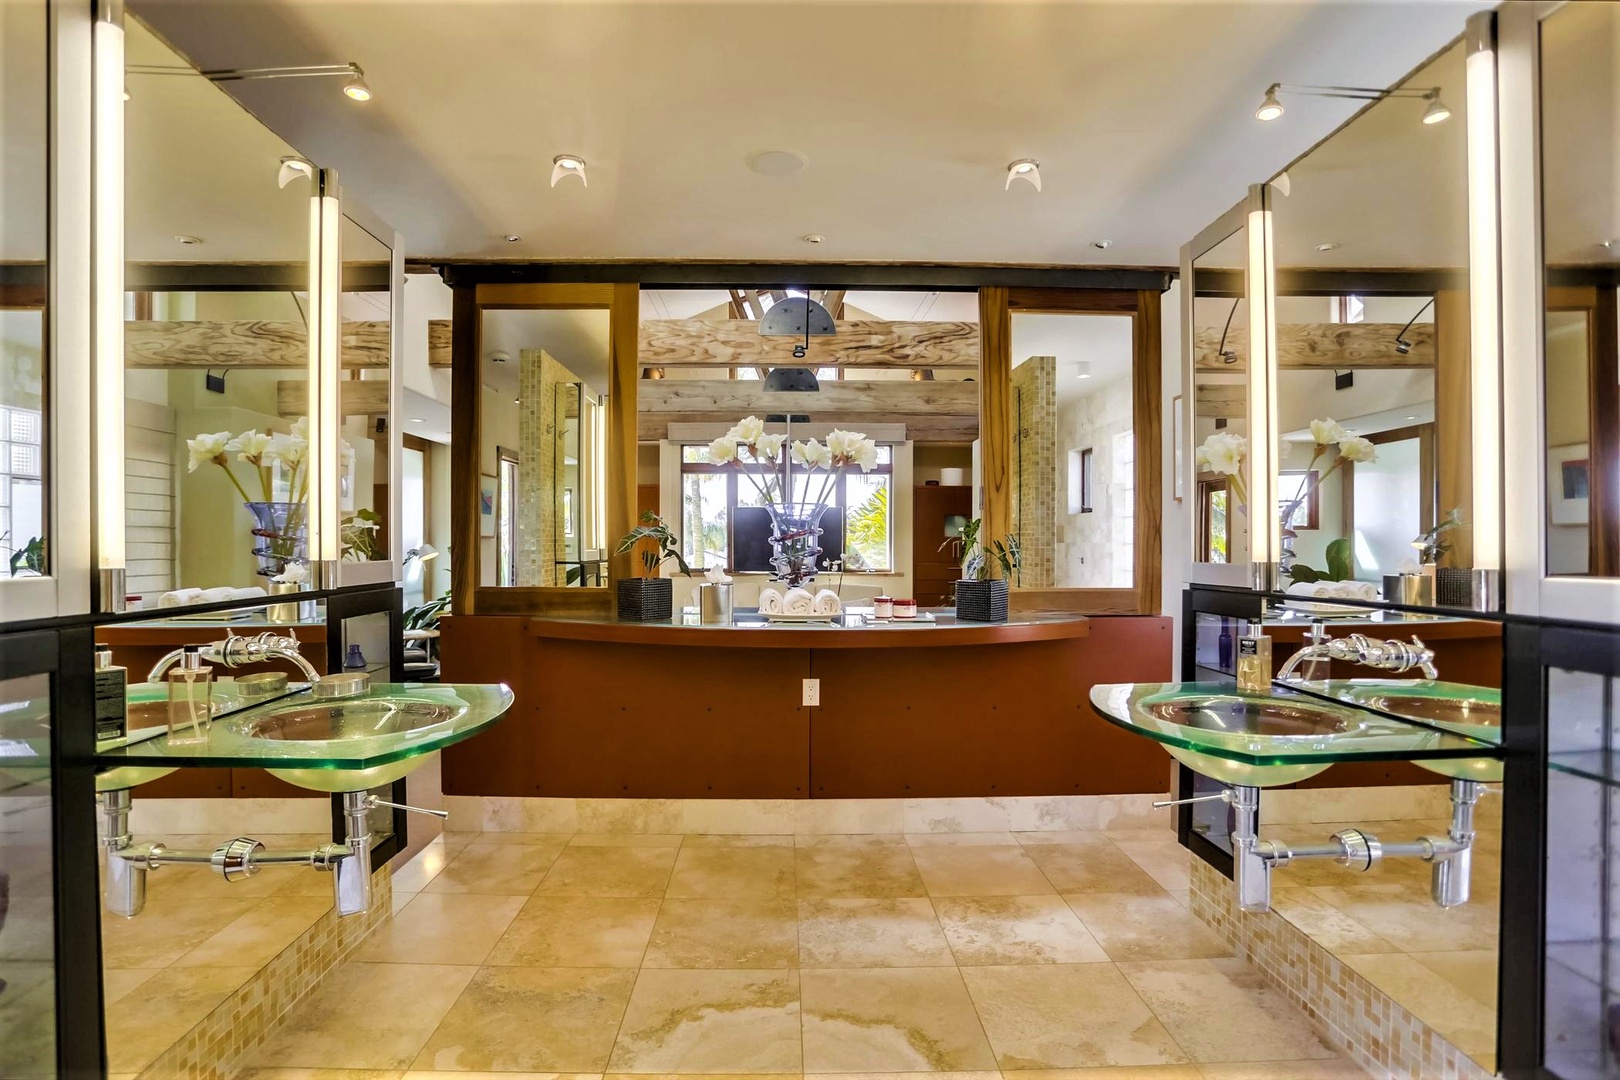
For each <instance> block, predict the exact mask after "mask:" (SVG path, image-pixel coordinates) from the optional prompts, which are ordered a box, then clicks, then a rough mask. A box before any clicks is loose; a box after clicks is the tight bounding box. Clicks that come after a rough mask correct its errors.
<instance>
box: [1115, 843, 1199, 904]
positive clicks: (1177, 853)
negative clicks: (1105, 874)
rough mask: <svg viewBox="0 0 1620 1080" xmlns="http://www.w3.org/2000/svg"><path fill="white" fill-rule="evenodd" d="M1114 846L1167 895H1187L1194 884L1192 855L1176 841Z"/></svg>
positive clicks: (1117, 844) (1118, 844) (1116, 844)
mask: <svg viewBox="0 0 1620 1080" xmlns="http://www.w3.org/2000/svg"><path fill="white" fill-rule="evenodd" d="M1110 839H1112V838H1110ZM1114 846H1115V847H1117V848H1119V850H1121V851H1123V852H1124V853H1125V857H1126V858H1128V859H1130V860H1131V862H1133V863H1135V864H1136V865H1137V866H1140V867H1141V868H1142V870H1143V872H1144V873H1146V874H1147V876H1148V877H1150V878H1152V879H1153V880H1154V881H1157V882H1158V883H1159V885H1160V887H1161V888H1163V889H1164V890H1165V891H1166V892H1172V893H1174V892H1186V891H1187V889H1188V887H1189V885H1191V883H1192V852H1190V851H1188V850H1187V849H1186V848H1184V847H1182V846H1181V844H1180V843H1178V842H1177V841H1175V840H1114Z"/></svg>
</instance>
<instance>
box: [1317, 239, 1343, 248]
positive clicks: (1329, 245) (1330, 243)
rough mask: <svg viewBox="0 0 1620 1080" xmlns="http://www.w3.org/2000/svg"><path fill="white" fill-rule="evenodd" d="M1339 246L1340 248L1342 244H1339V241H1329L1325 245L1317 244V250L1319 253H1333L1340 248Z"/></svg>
mask: <svg viewBox="0 0 1620 1080" xmlns="http://www.w3.org/2000/svg"><path fill="white" fill-rule="evenodd" d="M1339 246H1340V244H1339V242H1338V241H1337V240H1328V241H1326V242H1325V243H1321V244H1317V245H1316V250H1317V251H1333V250H1334V249H1336V248H1338V247H1339Z"/></svg>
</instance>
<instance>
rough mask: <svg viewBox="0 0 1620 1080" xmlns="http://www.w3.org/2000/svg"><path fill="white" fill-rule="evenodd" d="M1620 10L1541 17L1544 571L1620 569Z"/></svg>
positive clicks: (1598, 7)
mask: <svg viewBox="0 0 1620 1080" xmlns="http://www.w3.org/2000/svg"><path fill="white" fill-rule="evenodd" d="M1617 39H1620V10H1616V9H1615V7H1614V6H1613V5H1609V4H1570V5H1566V6H1564V7H1562V8H1560V9H1558V11H1556V12H1555V13H1553V14H1552V15H1551V16H1549V17H1548V18H1546V19H1545V20H1543V22H1542V23H1541V155H1542V160H1541V184H1542V187H1541V191H1542V228H1543V242H1542V250H1543V255H1544V258H1545V260H1546V304H1547V310H1546V341H1545V350H1546V351H1545V356H1546V367H1545V376H1544V377H1545V380H1546V382H1545V386H1544V400H1545V403H1546V406H1545V407H1546V415H1545V424H1546V429H1545V430H1546V435H1545V438H1546V444H1545V446H1544V447H1543V455H1544V468H1545V475H1546V492H1547V494H1546V501H1545V505H1544V507H1543V513H1542V528H1543V530H1544V536H1545V546H1546V573H1547V574H1549V575H1582V576H1589V577H1604V578H1615V577H1620V358H1617V354H1620V330H1617V328H1616V324H1617V320H1616V316H1615V308H1616V296H1615V290H1616V286H1617V285H1620V242H1617V241H1620V201H1617V200H1616V199H1615V197H1614V192H1615V191H1616V189H1617V187H1620V163H1617V162H1616V161H1615V149H1616V144H1617V136H1616V124H1617V123H1620V105H1617V104H1616V102H1617V100H1620V99H1617V97H1616V95H1617V93H1620V60H1617V59H1616V56H1615V51H1614V42H1615V41H1616V40H1617Z"/></svg>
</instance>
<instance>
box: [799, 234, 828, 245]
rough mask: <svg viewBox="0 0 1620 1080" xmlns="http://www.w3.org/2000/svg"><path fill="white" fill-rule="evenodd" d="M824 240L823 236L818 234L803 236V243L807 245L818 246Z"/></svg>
mask: <svg viewBox="0 0 1620 1080" xmlns="http://www.w3.org/2000/svg"><path fill="white" fill-rule="evenodd" d="M826 239H827V238H826V237H825V236H822V235H821V234H820V233H807V234H806V235H805V238H804V242H805V243H807V244H820V243H823V242H824V241H825V240H826Z"/></svg>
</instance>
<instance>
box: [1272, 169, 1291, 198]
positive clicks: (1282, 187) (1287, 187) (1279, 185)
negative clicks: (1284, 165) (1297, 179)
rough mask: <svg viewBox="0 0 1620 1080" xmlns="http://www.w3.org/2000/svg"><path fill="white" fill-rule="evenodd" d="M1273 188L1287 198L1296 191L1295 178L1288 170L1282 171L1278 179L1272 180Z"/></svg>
mask: <svg viewBox="0 0 1620 1080" xmlns="http://www.w3.org/2000/svg"><path fill="white" fill-rule="evenodd" d="M1271 189H1272V190H1273V191H1275V192H1276V193H1277V194H1279V195H1281V196H1282V197H1283V198H1285V199H1286V198H1288V196H1290V195H1292V194H1293V193H1294V181H1293V178H1292V177H1290V176H1289V175H1288V173H1287V172H1280V173H1278V174H1277V177H1276V179H1274V180H1272V182H1271Z"/></svg>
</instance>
